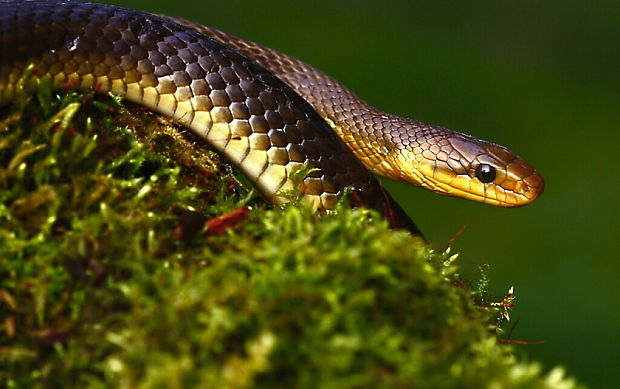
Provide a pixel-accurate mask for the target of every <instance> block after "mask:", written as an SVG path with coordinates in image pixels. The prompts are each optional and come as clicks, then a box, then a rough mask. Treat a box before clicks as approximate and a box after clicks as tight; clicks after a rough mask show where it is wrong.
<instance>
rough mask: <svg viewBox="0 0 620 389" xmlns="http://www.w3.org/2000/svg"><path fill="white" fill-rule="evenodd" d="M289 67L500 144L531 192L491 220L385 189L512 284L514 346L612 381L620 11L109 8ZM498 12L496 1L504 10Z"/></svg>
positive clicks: (568, 6) (198, 4)
mask: <svg viewBox="0 0 620 389" xmlns="http://www.w3.org/2000/svg"><path fill="white" fill-rule="evenodd" d="M112 2H113V3H114V2H115V3H116V4H120V5H125V6H129V7H133V8H141V9H147V10H149V11H154V12H163V13H166V14H169V15H176V16H182V17H185V18H188V19H191V20H194V21H198V22H201V23H203V24H208V25H212V26H215V27H218V28H220V29H223V30H225V31H227V32H230V33H233V34H235V35H238V36H241V37H244V38H247V39H251V40H254V41H256V42H260V43H262V44H264V45H267V46H269V47H272V48H276V49H279V50H281V51H284V52H286V53H288V54H291V55H293V56H296V57H298V58H300V59H302V60H304V61H306V62H308V63H310V64H312V65H315V66H316V67H318V68H320V69H322V70H324V71H325V72H327V73H328V74H330V75H332V76H334V77H336V78H337V79H338V80H340V81H341V82H342V83H344V84H345V85H347V86H348V87H349V88H351V89H352V90H353V91H355V92H356V93H357V94H358V95H359V96H360V97H362V98H363V99H365V100H367V101H368V102H370V103H372V104H374V105H376V106H377V107H379V108H382V109H384V110H386V111H389V112H393V113H397V114H401V115H403V116H410V117H414V118H416V119H418V120H422V121H425V122H429V123H433V124H438V125H442V126H445V127H449V128H452V129H455V130H460V131H464V132H469V133H471V134H473V135H475V136H477V137H480V138H483V139H486V140H489V141H493V142H496V143H499V144H502V145H505V146H507V147H509V148H510V149H512V150H513V151H515V152H517V153H518V154H520V155H521V156H522V157H524V158H525V159H526V160H527V161H529V162H531V163H532V164H533V165H535V166H536V167H537V168H538V170H539V171H540V172H541V173H542V174H543V176H544V177H545V180H546V189H545V193H544V194H543V196H542V197H541V198H540V199H539V200H537V201H536V202H535V203H534V204H532V205H530V206H527V207H524V208H520V209H502V208H495V207H491V206H488V205H482V204H476V203H472V202H468V201H464V200H459V199H453V198H447V197H442V196H438V195H435V194H433V193H430V192H426V191H423V190H420V189H417V188H413V187H409V186H407V185H404V184H397V183H392V182H389V183H387V186H388V188H389V189H390V191H391V192H392V193H393V194H395V196H396V198H397V200H398V201H399V202H400V203H401V204H402V205H403V206H404V207H405V208H406V209H407V211H408V212H409V213H410V215H412V216H413V217H414V219H415V220H416V222H417V223H418V225H419V226H420V228H422V230H423V231H425V233H426V234H427V236H428V237H429V239H430V240H431V242H432V243H433V244H434V245H435V246H436V247H441V246H443V245H444V244H446V242H447V241H448V240H449V239H450V238H451V237H452V236H453V235H454V234H455V233H456V232H457V231H458V230H460V229H461V228H462V227H463V226H464V225H467V227H466V229H465V231H464V233H463V234H462V235H461V236H460V237H459V238H458V239H457V241H456V242H455V243H454V245H453V246H454V249H455V250H456V251H458V252H461V253H462V254H461V257H460V258H461V265H462V267H463V269H464V273H466V274H470V275H474V274H476V272H477V265H478V264H484V263H488V264H490V265H491V271H490V276H491V279H492V286H493V292H494V293H495V294H496V295H502V294H504V293H505V292H506V291H507V290H508V288H509V287H510V286H514V287H515V290H516V294H517V301H516V302H517V307H516V308H515V309H514V311H513V313H512V317H513V323H514V322H516V321H517V320H518V325H517V326H516V328H515V329H514V331H513V333H512V338H513V339H518V340H525V341H539V340H544V341H545V343H544V344H541V345H523V346H516V347H515V348H516V349H517V351H518V353H519V354H521V357H523V358H528V359H532V360H538V361H541V362H542V363H543V366H544V368H545V369H549V368H550V367H552V366H555V365H564V366H566V367H567V370H568V372H569V373H570V374H571V375H574V376H576V377H577V378H578V379H579V380H581V381H582V382H584V383H586V384H588V385H590V386H591V387H592V388H604V387H612V386H614V384H617V382H618V380H619V379H620V314H619V309H618V303H619V300H620V293H619V289H620V282H619V280H618V276H619V275H620V265H619V263H618V252H619V251H620V250H619V249H620V244H619V243H618V239H619V238H620V236H619V232H620V229H619V226H618V224H619V223H618V222H619V212H618V211H619V206H618V200H619V196H618V192H619V190H620V179H619V174H618V170H619V165H618V151H617V150H618V146H619V145H620V142H619V141H620V136H619V131H618V120H617V119H618V113H619V109H618V108H619V98H618V93H619V90H620V76H619V72H620V69H619V67H618V64H619V63H620V43H619V42H620V39H619V38H620V34H619V33H620V23H619V21H620V2H618V1H597V2H585V1H559V0H556V1H546V2H541V1H528V0H526V1H517V2H514V1H513V2H508V1H506V2H491V1H472V0H470V1H467V2H444V1H436V2H429V1H411V0H402V1H390V2H387V1H382V2H381V1H359V0H358V1H354V0H347V1H333V0H332V1H326V0H321V1H316V0H314V1H311V2H310V1H308V2H298V1H266V0H263V1H249V0H245V1H221V0H220V1H170V0H166V1H150V2H144V1H138V0H135V1H123V0H117V1H112ZM500 3H501V4H500Z"/></svg>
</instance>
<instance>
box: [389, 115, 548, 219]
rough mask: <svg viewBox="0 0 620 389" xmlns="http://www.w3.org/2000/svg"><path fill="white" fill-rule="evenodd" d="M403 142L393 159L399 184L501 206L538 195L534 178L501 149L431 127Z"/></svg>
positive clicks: (540, 182)
mask: <svg viewBox="0 0 620 389" xmlns="http://www.w3.org/2000/svg"><path fill="white" fill-rule="evenodd" d="M409 133H411V132H409ZM404 143H405V142H401V144H404ZM407 143H408V145H407V146H406V147H403V148H401V149H400V150H399V152H398V153H397V156H396V158H395V163H396V165H397V166H399V169H400V177H399V179H400V180H405V181H407V182H409V183H412V184H415V185H418V186H421V187H423V188H426V189H430V190H433V191H435V192H438V193H441V194H444V195H448V196H455V197H461V198H466V199H469V200H474V201H478V202H483V203H486V204H492V205H496V206H501V207H520V206H523V205H526V204H529V203H531V202H532V201H534V199H536V198H537V197H538V196H539V195H540V194H541V193H542V191H543V188H544V181H543V178H542V177H541V176H540V174H538V172H536V170H535V169H534V168H533V167H532V166H531V165H529V164H528V163H527V162H525V161H524V160H523V159H522V158H521V157H519V156H518V155H516V154H514V153H513V152H511V151H510V150H508V149H506V148H505V147H502V146H499V145H496V144H493V143H490V142H486V141H483V140H480V139H476V138H474V137H472V136H469V135H466V134H461V133H457V132H453V131H450V130H448V129H445V128H441V127H432V126H429V127H426V128H423V129H418V131H416V134H415V137H413V136H412V137H411V138H410V141H409V142H407Z"/></svg>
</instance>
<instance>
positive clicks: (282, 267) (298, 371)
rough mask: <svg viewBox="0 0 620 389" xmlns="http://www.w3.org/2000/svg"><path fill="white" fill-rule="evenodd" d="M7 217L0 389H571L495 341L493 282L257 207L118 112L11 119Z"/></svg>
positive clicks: (71, 102)
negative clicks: (211, 224) (215, 228)
mask: <svg viewBox="0 0 620 389" xmlns="http://www.w3.org/2000/svg"><path fill="white" fill-rule="evenodd" d="M292 196H293V197H294V194H292ZM0 200H1V201H0V315H1V318H2V320H0V361H1V363H0V382H4V383H7V386H8V387H13V388H21V387H41V388H48V387H49V388H56V387H67V386H70V387H93V388H103V387H120V388H159V387H169V388H193V387H196V388H198V387H200V388H203V387H213V388H272V387H283V388H293V387H296V388H353V387H372V388H381V387H399V388H401V387H402V388H407V387H419V388H463V387H467V388H483V387H488V388H507V387H523V388H560V387H561V388H574V387H576V386H575V385H574V384H572V381H571V380H568V379H566V378H563V376H562V374H561V370H557V369H556V370H553V371H552V372H551V373H549V374H548V375H546V376H545V375H544V374H543V373H541V371H540V368H539V367H538V365H537V364H533V363H523V362H518V361H516V360H515V358H514V357H513V355H512V353H511V349H510V347H509V346H506V345H502V344H499V343H498V341H497V336H498V334H499V333H500V325H501V324H502V323H503V322H504V321H505V319H506V318H507V312H508V308H509V305H510V302H511V299H512V296H507V297H506V298H505V299H504V300H500V301H493V300H492V299H490V298H489V296H488V279H487V278H486V275H485V274H486V273H483V274H484V275H483V277H482V278H481V280H480V281H478V282H468V281H465V280H463V279H461V277H460V276H459V275H458V267H457V263H456V262H457V261H456V257H455V256H453V255H451V254H449V253H436V252H432V251H430V250H429V249H428V248H427V247H425V246H424V245H423V243H422V242H420V241H419V240H416V239H415V238H413V237H411V236H410V235H408V234H407V233H404V232H394V231H390V230H389V229H388V228H387V225H386V223H385V222H384V221H382V220H381V219H380V218H379V217H378V216H377V215H376V214H375V213H374V212H371V211H367V210H363V209H357V210H351V209H348V208H347V207H346V206H345V205H342V206H341V207H340V208H339V209H338V211H337V212H336V214H335V215H329V216H326V217H322V216H317V215H315V214H313V213H312V212H311V211H310V210H309V209H307V208H305V207H304V206H303V205H296V206H289V207H285V208H284V209H270V208H269V207H267V206H265V205H263V204H262V202H261V201H260V199H259V198H258V197H257V196H256V195H255V194H254V192H253V190H252V189H251V187H250V186H249V185H247V184H246V183H244V182H243V180H242V179H241V178H240V177H239V176H238V175H236V174H235V172H234V171H233V170H232V169H230V167H228V166H227V165H226V164H222V163H221V162H220V161H219V159H218V158H217V156H216V155H215V154H213V153H211V152H209V151H206V150H204V147H203V146H201V143H200V142H197V140H196V139H194V138H193V137H192V136H191V135H190V134H187V133H184V132H183V131H182V130H180V129H179V128H178V127H176V126H175V125H174V124H172V123H170V122H168V121H166V120H165V119H161V118H158V117H155V116H153V115H151V114H149V113H147V112H144V111H143V110H142V109H140V108H139V107H129V108H126V107H124V106H123V104H121V103H120V102H119V101H118V100H117V99H113V98H97V99H95V97H94V96H93V95H92V94H86V95H84V94H78V93H75V92H71V91H65V92H64V93H61V94H60V95H56V94H54V93H50V91H49V88H48V87H46V86H44V85H40V86H39V87H38V88H37V89H35V90H34V91H31V93H30V94H29V93H23V96H22V97H21V98H20V99H19V100H18V101H17V102H16V104H14V105H13V106H11V107H8V108H5V109H4V111H3V112H2V114H1V116H0ZM240 207H247V208H248V209H250V212H249V214H248V213H243V214H242V216H241V219H240V220H236V221H235V223H231V224H230V226H231V227H234V228H231V229H229V230H228V231H227V233H225V234H223V235H213V234H210V233H209V231H208V230H207V231H205V229H204V228H203V225H204V222H205V221H206V220H209V219H213V218H214V217H216V216H220V215H230V214H231V213H230V212H231V211H233V212H234V210H236V209H240ZM221 220H222V221H221V222H222V223H224V224H225V223H227V220H229V219H227V218H226V217H223V218H222V219H221Z"/></svg>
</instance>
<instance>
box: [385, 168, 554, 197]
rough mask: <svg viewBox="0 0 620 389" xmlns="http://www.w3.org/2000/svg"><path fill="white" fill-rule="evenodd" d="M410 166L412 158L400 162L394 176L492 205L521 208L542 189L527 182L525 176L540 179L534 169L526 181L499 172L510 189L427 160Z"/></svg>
mask: <svg viewBox="0 0 620 389" xmlns="http://www.w3.org/2000/svg"><path fill="white" fill-rule="evenodd" d="M412 165H413V164H412V163H411V161H408V163H407V164H405V166H403V164H399V167H400V169H401V174H400V177H399V178H396V179H399V180H400V181H406V182H408V183H410V184H413V185H416V186H420V187H422V188H425V189H428V190H431V191H433V192H435V193H438V194H441V195H445V196H453V197H460V198H463V199H467V200H472V201H476V202H480V203H485V204H490V205H494V206H499V207H520V206H523V205H526V204H529V203H530V202H532V201H533V200H534V199H535V198H536V197H538V195H539V194H540V192H541V191H542V190H539V189H538V188H536V187H532V186H530V185H528V184H527V183H526V181H527V180H528V179H530V181H537V180H538V179H539V176H538V174H537V173H535V172H534V173H533V176H532V177H528V178H526V179H525V180H523V179H520V180H513V179H512V177H509V175H507V174H505V173H503V172H500V173H499V174H498V178H497V179H496V181H499V182H501V183H502V184H504V185H505V186H506V187H509V188H510V189H508V188H506V187H503V186H500V185H498V184H495V183H487V184H485V183H482V182H480V181H479V180H477V179H476V178H472V177H470V176H469V175H467V174H455V173H454V172H453V171H452V170H449V169H447V168H436V167H435V166H434V164H433V163H431V162H429V161H427V160H423V161H418V162H417V166H412ZM392 178H394V177H392ZM540 180H542V179H540Z"/></svg>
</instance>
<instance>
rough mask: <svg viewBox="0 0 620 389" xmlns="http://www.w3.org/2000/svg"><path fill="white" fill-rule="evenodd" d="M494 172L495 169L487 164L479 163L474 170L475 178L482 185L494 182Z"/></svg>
mask: <svg viewBox="0 0 620 389" xmlns="http://www.w3.org/2000/svg"><path fill="white" fill-rule="evenodd" d="M495 175H496V171H495V168H494V167H493V166H491V165H489V164H486V163H481V164H480V165H478V167H477V168H476V177H477V178H478V179H479V180H480V182H482V183H485V184H487V183H489V182H493V181H494V180H495Z"/></svg>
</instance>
